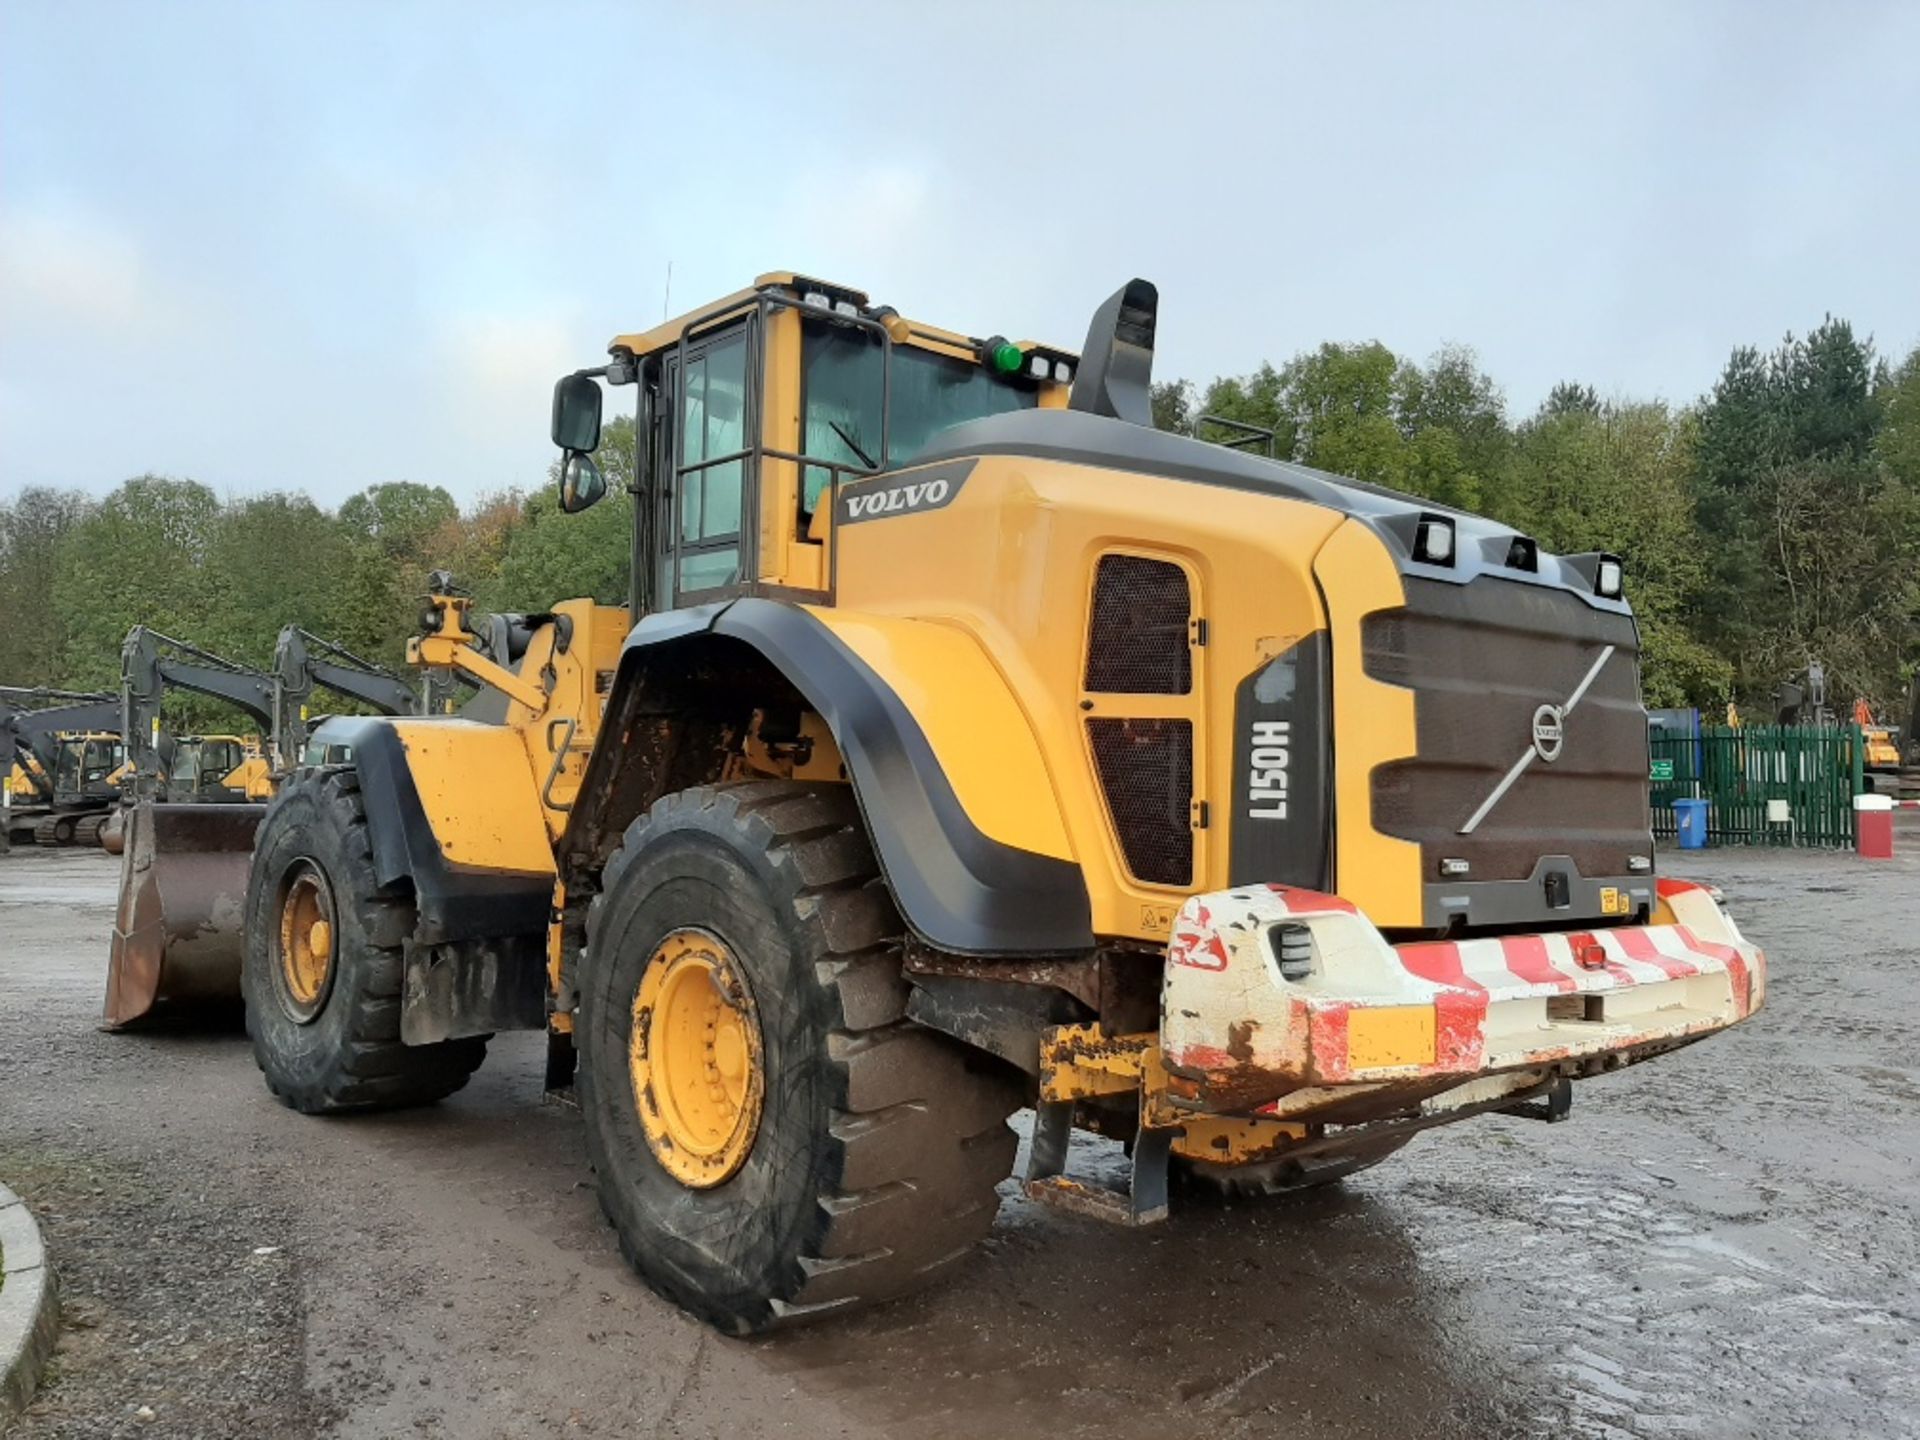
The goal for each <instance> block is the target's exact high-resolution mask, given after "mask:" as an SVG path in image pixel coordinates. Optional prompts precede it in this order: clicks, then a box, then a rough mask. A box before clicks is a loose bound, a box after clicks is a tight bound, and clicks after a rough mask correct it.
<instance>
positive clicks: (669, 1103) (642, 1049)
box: [627, 930, 766, 1190]
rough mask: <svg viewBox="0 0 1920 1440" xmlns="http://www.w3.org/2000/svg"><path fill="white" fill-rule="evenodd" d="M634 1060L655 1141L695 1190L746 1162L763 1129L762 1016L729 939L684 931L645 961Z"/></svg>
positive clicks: (662, 1158) (641, 1104)
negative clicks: (755, 1007)
mask: <svg viewBox="0 0 1920 1440" xmlns="http://www.w3.org/2000/svg"><path fill="white" fill-rule="evenodd" d="M627 1061H628V1065H629V1066H630V1068H631V1070H632V1072H633V1101H634V1106H635V1108H636V1109H637V1110H638V1111H639V1112H640V1126H641V1128H642V1129H643V1130H644V1131H645V1132H646V1136H647V1144H648V1146H649V1147H650V1148H651V1149H652V1150H653V1155H654V1158H655V1159H656V1160H658V1161H659V1162H660V1164H661V1166H662V1167H663V1168H664V1169H665V1170H666V1172H667V1173H668V1174H669V1175H671V1176H673V1178H674V1179H676V1180H678V1181H679V1182H680V1183H681V1184H683V1185H687V1186H691V1187H692V1188H694V1189H697V1190H705V1189H707V1188H709V1187H711V1186H714V1185H718V1184H720V1183H721V1182H722V1181H724V1180H726V1179H727V1178H728V1177H729V1176H731V1175H732V1174H733V1173H734V1172H735V1171H736V1170H738V1169H739V1168H740V1166H741V1164H742V1162H744V1161H745V1160H746V1158H747V1154H748V1152H750V1151H751V1150H752V1149H753V1137H754V1135H755V1134H756V1133H757V1132H758V1131H759V1128H760V1102H761V1098H762V1096H763V1095H764V1094H765V1088H766V1087H765V1080H764V1075H763V1070H762V1063H761V1057H760V1020H759V1017H758V1016H757V1015H756V1014H755V1013H754V1008H753V995H752V992H751V991H749V990H748V989H747V982H746V977H745V975H743V974H742V973H741V971H740V967H739V966H738V965H737V964H736V963H735V961H734V958H733V952H732V951H731V950H729V949H728V948H727V946H726V944H725V943H724V942H723V941H721V940H719V939H717V938H716V937H715V936H712V935H709V934H707V933H706V932H705V931H704V930H676V931H674V932H673V933H672V934H671V935H669V936H667V938H666V939H664V940H662V941H661V942H660V944H659V946H658V948H656V949H655V950H654V952H653V954H652V956H651V957H649V959H648V960H647V968H646V970H645V971H644V972H643V973H642V975H641V977H640V988H639V991H638V992H637V993H636V994H635V995H634V997H633V1032H632V1038H631V1039H630V1040H629V1041H628V1046H627Z"/></svg>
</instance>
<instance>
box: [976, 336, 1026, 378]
mask: <svg viewBox="0 0 1920 1440" xmlns="http://www.w3.org/2000/svg"><path fill="white" fill-rule="evenodd" d="M982 348H983V349H984V350H985V351H986V352H987V364H988V365H989V366H990V367H992V369H993V372H994V373H995V374H996V375H1017V374H1019V373H1020V368H1021V367H1022V366H1023V365H1025V364H1026V360H1027V357H1026V356H1025V355H1023V354H1022V353H1021V351H1020V347H1019V346H1018V345H1016V344H1014V343H1013V342H1012V341H1011V340H1003V339H1001V338H1000V337H999V336H998V335H996V336H994V337H993V339H991V340H989V341H988V342H987V343H986V344H985V345H984V346H983V347H982Z"/></svg>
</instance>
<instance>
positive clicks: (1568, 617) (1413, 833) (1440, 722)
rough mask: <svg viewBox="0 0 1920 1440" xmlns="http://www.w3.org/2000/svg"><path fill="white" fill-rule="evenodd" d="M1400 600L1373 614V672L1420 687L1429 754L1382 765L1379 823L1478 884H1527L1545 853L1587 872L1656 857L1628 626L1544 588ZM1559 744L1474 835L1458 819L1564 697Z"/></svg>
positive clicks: (1452, 590)
mask: <svg viewBox="0 0 1920 1440" xmlns="http://www.w3.org/2000/svg"><path fill="white" fill-rule="evenodd" d="M1406 596H1407V603H1406V605H1405V607H1404V608H1402V609H1396V610H1389V611H1384V612H1381V613H1379V614H1375V615H1370V616H1368V617H1367V620H1366V624H1365V627H1364V630H1363V636H1362V645H1363V649H1364V651H1365V663H1366V671H1367V674H1369V675H1371V676H1372V677H1374V678H1375V679H1377V680H1384V681H1387V682H1389V683H1390V684H1394V685H1403V686H1406V687H1407V688H1409V689H1411V690H1412V691H1413V694H1414V724H1415V731H1416V735H1417V740H1416V744H1417V746H1418V753H1417V754H1416V755H1414V756H1413V757H1412V758H1410V759H1407V760H1399V761H1395V762H1393V763H1391V764H1388V765H1382V766H1380V767H1379V768H1377V769H1376V770H1375V771H1374V772H1373V777H1372V791H1373V822H1374V824H1375V825H1376V826H1377V827H1378V828H1379V829H1380V830H1382V831H1384V832H1385V833H1387V834H1389V835H1396V836H1399V837H1401V838H1402V839H1406V840H1413V841H1417V842H1418V843H1419V844H1420V845H1421V847H1422V849H1423V851H1424V854H1423V861H1424V865H1423V868H1424V870H1425V871H1426V874H1427V877H1428V878H1429V880H1437V879H1438V878H1439V877H1440V870H1439V866H1440V862H1441V860H1442V859H1445V858H1453V859H1462V860H1466V861H1468V862H1469V864H1470V865H1471V866H1472V869H1471V872H1470V874H1471V878H1472V879H1473V880H1525V879H1527V878H1528V877H1530V876H1531V875H1532V874H1533V871H1534V867H1535V865H1536V864H1537V863H1538V862H1539V861H1540V860H1541V859H1542V858H1543V857H1545V856H1548V855H1565V856H1568V857H1569V858H1571V859H1572V860H1573V861H1574V863H1575V864H1576V865H1577V866H1578V867H1579V870H1580V873H1581V874H1583V875H1586V876H1589V877H1591V876H1605V875H1620V874H1623V873H1625V869H1626V860H1627V857H1628V856H1629V855H1635V854H1639V855H1644V854H1646V853H1648V847H1649V845H1650V843H1651V840H1650V837H1649V833H1648V813H1647V776H1646V771H1647V721H1646V712H1645V711H1644V710H1642V709H1641V707H1640V688H1639V681H1638V673H1637V667H1636V661H1637V659H1638V646H1637V645H1636V643H1635V635H1634V629H1633V621H1632V619H1631V618H1630V617H1628V616H1626V615H1623V614H1619V613H1617V612H1612V611H1606V610H1600V609H1596V608H1594V607H1592V606H1589V605H1587V604H1586V603H1585V602H1584V601H1582V600H1581V599H1580V598H1579V597H1578V596H1576V595H1573V594H1570V593H1568V592H1567V591H1564V590H1558V589H1553V588H1550V587H1547V586H1542V585H1528V584H1523V583H1517V582H1514V581H1510V580H1502V579H1493V578H1483V579H1479V580H1476V581H1474V582H1473V583H1472V584H1470V585H1448V584H1443V583H1441V582H1437V581H1425V580H1421V581H1409V582H1407V586H1406ZM1609 645H1610V646H1612V647H1614V653H1613V654H1612V656H1611V657H1610V659H1609V660H1608V661H1607V662H1606V664H1605V665H1604V666H1603V667H1602V668H1601V669H1600V670H1599V671H1598V672H1597V673H1596V675H1595V677H1594V679H1593V681H1592V683H1591V685H1590V687H1589V688H1588V689H1587V691H1586V692H1585V694H1584V695H1583V696H1582V698H1581V700H1580V702H1579V705H1578V707H1577V708H1576V709H1575V710H1574V712H1573V713H1571V714H1569V715H1567V716H1566V717H1565V720H1564V724H1565V741H1564V745H1563V748H1562V749H1561V750H1560V751H1559V753H1558V754H1557V755H1556V758H1555V759H1554V760H1553V761H1551V762H1546V761H1540V760H1535V761H1533V762H1530V764H1529V767H1528V768H1527V769H1526V770H1525V771H1524V772H1523V773H1522V774H1521V775H1520V777H1519V778H1518V779H1517V780H1516V781H1515V782H1514V784H1513V785H1512V786H1511V788H1509V789H1508V790H1507V791H1506V792H1505V793H1504V794H1503V795H1502V797H1501V798H1500V800H1499V801H1498V802H1497V803H1496V804H1495V805H1494V806H1493V808H1492V809H1491V810H1489V811H1488V812H1487V813H1486V815H1485V816H1484V817H1483V818H1482V820H1481V822H1480V823H1479V824H1478V825H1477V826H1476V827H1475V828H1474V829H1473V831H1472V833H1471V834H1465V835H1463V834H1461V833H1460V831H1461V828H1462V827H1463V826H1464V825H1465V824H1466V823H1467V822H1468V820H1469V819H1470V818H1471V817H1472V816H1473V815H1474V814H1475V812H1476V811H1477V810H1478V809H1479V807H1480V806H1481V804H1482V802H1484V801H1485V800H1486V799H1487V797H1488V796H1489V795H1491V794H1492V793H1493V791H1494V790H1495V788H1496V787H1497V786H1499V785H1500V783H1501V781H1502V778H1503V777H1504V776H1505V775H1506V773H1507V772H1508V771H1509V770H1510V769H1511V768H1512V767H1513V765H1514V763H1515V762H1516V761H1517V760H1518V759H1519V757H1520V756H1521V755H1522V754H1523V753H1526V752H1527V751H1528V748H1529V746H1530V745H1531V744H1532V734H1533V730H1532V726H1533V718H1534V714H1535V712H1536V710H1537V709H1538V708H1539V707H1541V706H1543V705H1549V706H1555V707H1558V706H1563V705H1564V704H1565V703H1566V701H1567V699H1568V697H1569V696H1570V695H1571V694H1572V692H1573V691H1574V689H1575V688H1576V687H1577V686H1578V685H1579V684H1580V682H1581V678H1582V677H1583V676H1584V675H1585V674H1586V673H1587V671H1588V670H1589V669H1590V668H1591V667H1592V666H1593V665H1594V664H1595V663H1596V662H1597V661H1598V659H1599V657H1600V655H1601V654H1602V652H1603V651H1604V650H1605V648H1606V647H1607V646H1609Z"/></svg>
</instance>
